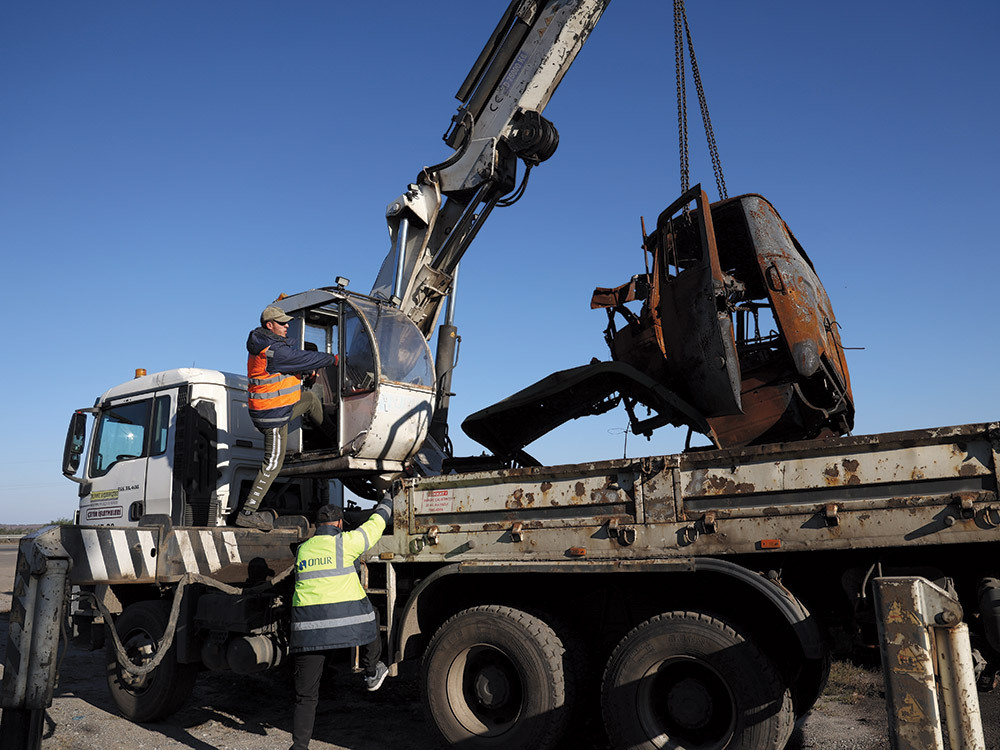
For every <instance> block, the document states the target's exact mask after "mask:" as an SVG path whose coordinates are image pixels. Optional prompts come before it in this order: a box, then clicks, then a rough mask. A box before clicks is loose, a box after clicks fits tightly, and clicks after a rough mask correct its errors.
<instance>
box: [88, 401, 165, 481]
mask: <svg viewBox="0 0 1000 750" xmlns="http://www.w3.org/2000/svg"><path fill="white" fill-rule="evenodd" d="M151 404H152V400H151V399H145V400H143V401H133V402H132V403H130V404H121V405H119V406H112V407H110V408H108V409H105V410H104V411H102V412H101V419H100V421H99V422H98V425H97V438H96V439H95V441H94V455H93V457H92V458H91V462H90V476H92V477H103V476H104V475H105V474H107V473H108V470H109V469H110V468H111V466H112V465H113V464H115V463H116V462H118V461H127V460H128V459H131V458H141V457H142V456H145V455H148V450H147V445H146V431H147V427H148V425H149V411H150V405H151Z"/></svg>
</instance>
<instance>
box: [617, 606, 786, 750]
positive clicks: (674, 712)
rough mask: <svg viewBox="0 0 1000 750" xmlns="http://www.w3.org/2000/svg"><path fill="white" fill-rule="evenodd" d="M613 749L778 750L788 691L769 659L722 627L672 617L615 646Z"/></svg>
mask: <svg viewBox="0 0 1000 750" xmlns="http://www.w3.org/2000/svg"><path fill="white" fill-rule="evenodd" d="M601 708H602V713H603V716H604V725H605V728H606V729H607V732H608V736H609V737H610V739H611V743H612V745H613V746H614V747H615V748H630V749H631V750H640V749H641V750H647V749H650V748H662V747H669V748H672V749H673V750H721V749H722V748H726V750H781V748H783V747H784V746H785V743H786V742H787V741H788V738H789V736H790V735H791V733H792V728H793V723H794V711H793V709H792V695H791V690H790V689H789V687H788V686H787V685H786V684H785V682H784V680H782V678H781V677H780V676H779V673H778V671H777V670H776V669H775V667H774V665H773V664H772V663H771V660H770V659H769V658H768V657H767V656H766V655H765V654H764V653H763V652H761V651H760V649H758V648H757V647H756V646H755V645H754V644H753V643H750V642H749V641H747V640H745V639H744V638H743V637H742V636H741V635H740V634H739V633H737V632H736V631H735V630H733V629H732V628H731V627H730V626H729V625H727V624H726V623H725V622H723V621H722V620H718V619H716V618H714V617H710V616H709V615H706V614H703V613H700V612H667V613H665V614H662V615H658V616H656V617H653V618H651V619H649V620H647V621H646V622H644V623H643V624H641V625H639V626H638V627H637V628H635V629H634V630H633V631H632V632H630V633H629V634H628V635H627V636H625V638H624V639H623V640H622V641H621V643H619V644H618V646H617V648H616V649H615V650H614V653H612V655H611V659H610V660H609V661H608V666H607V668H606V669H605V672H604V679H603V682H602V685H601Z"/></svg>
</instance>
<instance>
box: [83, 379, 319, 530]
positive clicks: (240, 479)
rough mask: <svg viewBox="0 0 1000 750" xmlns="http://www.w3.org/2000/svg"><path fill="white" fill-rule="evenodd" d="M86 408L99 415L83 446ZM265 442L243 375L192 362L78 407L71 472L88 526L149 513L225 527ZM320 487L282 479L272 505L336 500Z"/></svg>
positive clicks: (282, 508) (300, 506) (290, 508)
mask: <svg viewBox="0 0 1000 750" xmlns="http://www.w3.org/2000/svg"><path fill="white" fill-rule="evenodd" d="M87 414H92V415H93V417H94V420H93V426H92V429H91V430H90V441H89V445H87V446H86V450H85V449H84V447H85V444H86V439H85V436H86V415H87ZM263 449H264V438H263V435H261V433H260V432H259V431H258V430H257V429H256V428H255V427H254V425H253V423H252V422H251V421H250V415H249V413H248V409H247V379H246V378H245V377H243V376H241V375H235V374H233V373H227V372H220V371H218V370H206V369H201V368H193V367H185V368H180V369H176V370H167V371H165V372H158V373H153V374H151V375H147V374H145V371H144V370H137V371H136V377H135V379H133V380H130V381H128V382H126V383H122V384H121V385H117V386H115V387H114V388H111V389H109V390H107V391H105V392H104V393H103V394H102V395H101V396H100V397H99V398H98V399H97V401H96V402H95V404H94V406H93V407H92V408H89V409H78V410H77V411H76V412H75V413H74V415H73V417H72V419H71V421H70V427H69V432H68V434H67V438H66V449H65V452H64V457H63V473H64V474H65V475H66V476H67V477H68V478H70V479H72V480H73V481H75V482H77V483H78V484H79V495H80V507H79V511H78V513H77V519H76V520H77V523H78V524H79V525H82V526H134V525H136V524H137V523H138V522H139V519H140V518H142V517H143V516H145V515H163V516H167V517H169V518H170V520H171V522H172V523H174V524H175V525H179V526H224V525H226V519H227V517H228V516H229V515H230V514H232V513H233V512H235V511H236V509H237V507H238V505H239V503H240V502H241V501H242V500H243V499H244V498H245V497H246V495H247V492H248V491H249V487H250V484H251V483H252V481H253V478H254V476H255V475H256V473H257V470H258V468H259V467H260V460H261V456H262V452H263ZM81 465H82V472H81V475H80V476H79V477H78V476H76V474H77V472H78V471H80V469H81ZM320 484H326V483H325V482H319V481H318V480H308V479H295V480H290V481H284V482H280V481H279V482H276V483H275V485H274V488H273V489H272V491H271V492H270V493H269V495H268V507H270V508H273V509H274V510H276V511H277V512H278V513H285V512H302V511H303V510H305V509H306V508H307V507H308V506H309V505H312V504H315V501H318V500H320V499H322V500H324V501H326V500H328V497H329V487H328V486H326V487H319V486H318V485H320ZM316 493H322V494H320V495H319V496H317V497H316V498H314V497H312V494H316Z"/></svg>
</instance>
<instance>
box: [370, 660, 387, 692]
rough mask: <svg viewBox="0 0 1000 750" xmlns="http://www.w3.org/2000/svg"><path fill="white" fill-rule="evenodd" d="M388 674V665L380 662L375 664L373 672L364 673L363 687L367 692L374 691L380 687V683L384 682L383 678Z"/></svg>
mask: <svg viewBox="0 0 1000 750" xmlns="http://www.w3.org/2000/svg"><path fill="white" fill-rule="evenodd" d="M388 676H389V667H387V666H386V665H385V664H383V663H382V662H378V663H376V664H375V674H373V675H365V689H366V690H368V692H369V693H374V692H375V691H376V690H378V689H379V688H380V687H382V683H383V682H385V678H386V677H388Z"/></svg>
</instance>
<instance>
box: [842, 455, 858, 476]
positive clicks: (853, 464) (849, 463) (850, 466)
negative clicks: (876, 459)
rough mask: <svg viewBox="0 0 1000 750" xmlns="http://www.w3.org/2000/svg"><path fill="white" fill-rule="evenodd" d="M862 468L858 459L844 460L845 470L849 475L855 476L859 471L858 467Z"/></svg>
mask: <svg viewBox="0 0 1000 750" xmlns="http://www.w3.org/2000/svg"><path fill="white" fill-rule="evenodd" d="M860 466H861V464H860V463H859V462H858V461H857V460H856V459H853V458H845V459H844V469H845V470H846V471H847V473H848V474H853V473H854V472H856V471H857V470H858V467H860Z"/></svg>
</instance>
